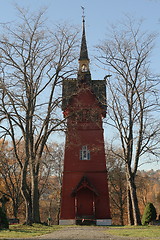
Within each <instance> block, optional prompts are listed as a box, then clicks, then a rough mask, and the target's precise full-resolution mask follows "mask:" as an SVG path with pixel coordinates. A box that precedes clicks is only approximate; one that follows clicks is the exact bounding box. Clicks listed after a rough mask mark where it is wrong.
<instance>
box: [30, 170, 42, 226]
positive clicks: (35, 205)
mask: <svg viewBox="0 0 160 240" xmlns="http://www.w3.org/2000/svg"><path fill="white" fill-rule="evenodd" d="M32 209H33V222H34V223H40V222H41V221H40V211H39V189H38V176H37V175H36V174H35V173H34V174H33V175H32Z"/></svg>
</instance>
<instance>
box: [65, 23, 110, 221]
mask: <svg viewBox="0 0 160 240" xmlns="http://www.w3.org/2000/svg"><path fill="white" fill-rule="evenodd" d="M105 92H106V89H105V81H104V80H102V81H101V80H91V74H90V70H89V59H88V52H87V45H86V38H85V27H84V20H83V34H82V43H81V51H80V58H79V71H78V76H77V79H66V80H64V82H63V106H62V108H63V110H64V115H65V117H67V133H66V144H65V155H64V172H63V185H62V198H61V214H60V224H75V223H81V224H82V223H87V222H90V221H92V222H94V223H96V224H97V225H110V224H111V216H110V206H109V193H108V183H107V170H106V159H105V150H104V137H103V127H102V119H103V118H104V117H105V113H106V95H105Z"/></svg>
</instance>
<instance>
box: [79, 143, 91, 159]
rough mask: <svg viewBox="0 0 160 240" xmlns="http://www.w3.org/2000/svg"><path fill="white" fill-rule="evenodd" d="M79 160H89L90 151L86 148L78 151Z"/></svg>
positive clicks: (83, 147)
mask: <svg viewBox="0 0 160 240" xmlns="http://www.w3.org/2000/svg"><path fill="white" fill-rule="evenodd" d="M80 160H90V151H89V150H88V148H87V146H82V148H81V150H80Z"/></svg>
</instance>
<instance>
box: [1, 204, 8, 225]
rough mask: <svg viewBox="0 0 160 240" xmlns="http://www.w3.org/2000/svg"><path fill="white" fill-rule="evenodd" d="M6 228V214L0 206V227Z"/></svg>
mask: <svg viewBox="0 0 160 240" xmlns="http://www.w3.org/2000/svg"><path fill="white" fill-rule="evenodd" d="M3 228H5V229H8V228H9V223H8V219H7V216H6V214H5V213H4V212H3V210H2V208H1V207H0V229H3Z"/></svg>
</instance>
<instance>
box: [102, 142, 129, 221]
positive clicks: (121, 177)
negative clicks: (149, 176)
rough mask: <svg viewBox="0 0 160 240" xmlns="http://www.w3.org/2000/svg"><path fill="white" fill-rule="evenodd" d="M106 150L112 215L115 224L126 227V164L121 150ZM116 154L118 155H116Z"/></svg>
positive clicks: (108, 148)
mask: <svg viewBox="0 0 160 240" xmlns="http://www.w3.org/2000/svg"><path fill="white" fill-rule="evenodd" d="M112 150H113V149H110V146H109V145H108V146H107V148H106V163H107V170H108V178H109V191H110V199H111V213H112V220H113V223H114V224H120V225H124V223H125V215H126V197H127V186H126V177H125V164H124V162H123V161H122V158H121V157H118V156H117V154H118V155H121V154H122V151H121V150H120V149H115V150H114V151H112ZM114 152H116V153H117V154H114Z"/></svg>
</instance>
